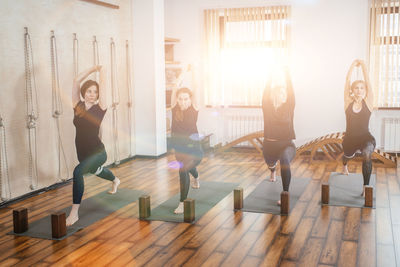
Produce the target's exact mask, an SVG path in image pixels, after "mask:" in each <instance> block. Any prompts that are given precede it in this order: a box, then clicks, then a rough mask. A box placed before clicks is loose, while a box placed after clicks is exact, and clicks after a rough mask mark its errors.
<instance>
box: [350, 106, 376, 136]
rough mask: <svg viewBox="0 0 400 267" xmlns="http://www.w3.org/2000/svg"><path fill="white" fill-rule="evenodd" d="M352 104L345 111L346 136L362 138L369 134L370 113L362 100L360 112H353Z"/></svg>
mask: <svg viewBox="0 0 400 267" xmlns="http://www.w3.org/2000/svg"><path fill="white" fill-rule="evenodd" d="M353 104H354V102H352V103H351V104H350V105H349V106H348V107H347V109H346V136H363V135H366V134H370V133H369V119H370V117H371V111H370V110H369V109H368V107H367V104H366V103H365V101H364V100H362V108H361V110H360V112H358V113H355V112H354V111H353Z"/></svg>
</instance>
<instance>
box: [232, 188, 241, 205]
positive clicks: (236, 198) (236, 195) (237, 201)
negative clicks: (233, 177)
mask: <svg viewBox="0 0 400 267" xmlns="http://www.w3.org/2000/svg"><path fill="white" fill-rule="evenodd" d="M233 208H234V209H235V210H241V209H242V208H243V188H241V187H238V188H236V189H235V190H233Z"/></svg>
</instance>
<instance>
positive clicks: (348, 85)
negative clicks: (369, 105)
mask: <svg viewBox="0 0 400 267" xmlns="http://www.w3.org/2000/svg"><path fill="white" fill-rule="evenodd" d="M359 64H360V63H359V61H358V59H356V60H354V61H353V63H352V64H351V66H350V69H349V71H348V72H347V76H346V83H345V85H344V110H346V109H347V107H348V106H349V105H350V103H351V102H352V101H353V99H352V98H351V96H350V91H351V75H352V73H353V70H354V67H357V66H359Z"/></svg>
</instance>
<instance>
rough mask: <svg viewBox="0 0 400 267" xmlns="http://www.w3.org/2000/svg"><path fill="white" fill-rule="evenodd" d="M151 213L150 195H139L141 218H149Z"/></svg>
mask: <svg viewBox="0 0 400 267" xmlns="http://www.w3.org/2000/svg"><path fill="white" fill-rule="evenodd" d="M150 214H151V210H150V196H148V195H144V196H141V197H139V218H140V219H144V218H147V217H149V216H150Z"/></svg>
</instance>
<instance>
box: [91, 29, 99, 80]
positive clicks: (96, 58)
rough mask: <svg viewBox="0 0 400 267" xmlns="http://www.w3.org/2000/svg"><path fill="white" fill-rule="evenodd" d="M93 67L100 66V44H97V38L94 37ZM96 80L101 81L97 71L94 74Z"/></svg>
mask: <svg viewBox="0 0 400 267" xmlns="http://www.w3.org/2000/svg"><path fill="white" fill-rule="evenodd" d="M92 45H93V66H97V65H99V64H100V58H99V43H98V42H97V39H96V36H93V42H92ZM94 80H95V81H97V82H98V81H99V75H98V72H97V71H96V72H95V74H94Z"/></svg>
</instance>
